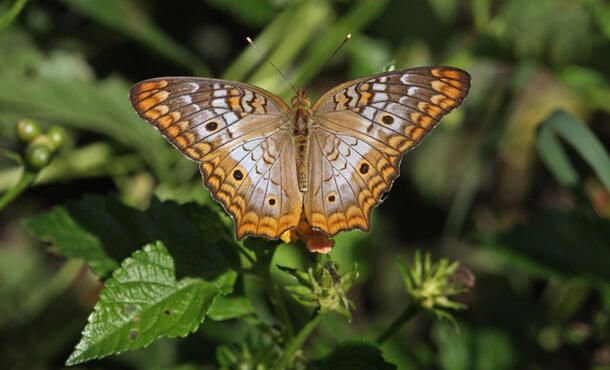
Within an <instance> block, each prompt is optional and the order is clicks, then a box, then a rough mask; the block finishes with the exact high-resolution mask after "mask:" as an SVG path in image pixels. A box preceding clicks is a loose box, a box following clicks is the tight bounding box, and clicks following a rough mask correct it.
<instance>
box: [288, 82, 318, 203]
mask: <svg viewBox="0 0 610 370" xmlns="http://www.w3.org/2000/svg"><path fill="white" fill-rule="evenodd" d="M310 104H311V100H310V99H309V97H308V96H307V95H305V90H303V89H299V91H298V92H297V95H296V96H294V97H293V98H292V109H291V112H290V123H291V125H292V133H293V135H292V138H293V140H292V142H293V145H294V150H295V154H296V155H295V158H296V167H297V180H298V183H299V190H300V191H301V192H305V191H307V183H308V181H307V173H308V171H309V142H310V140H309V137H310V135H311V126H312V124H313V121H312V119H311V108H310V107H309V105H310Z"/></svg>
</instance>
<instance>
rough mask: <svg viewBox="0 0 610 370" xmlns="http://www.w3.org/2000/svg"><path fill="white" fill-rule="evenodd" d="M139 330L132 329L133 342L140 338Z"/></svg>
mask: <svg viewBox="0 0 610 370" xmlns="http://www.w3.org/2000/svg"><path fill="white" fill-rule="evenodd" d="M138 334H139V333H138V329H131V330H130V331H129V339H131V340H136V338H137V337H138Z"/></svg>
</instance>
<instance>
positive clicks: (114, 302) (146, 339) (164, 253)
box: [66, 242, 237, 365]
mask: <svg viewBox="0 0 610 370" xmlns="http://www.w3.org/2000/svg"><path fill="white" fill-rule="evenodd" d="M236 276H237V274H236V273H235V272H234V271H229V272H227V273H224V274H221V275H219V276H217V277H216V278H214V279H212V280H204V279H200V278H191V277H185V278H183V279H180V280H178V279H177V277H176V266H175V264H174V260H173V259H172V256H171V255H170V254H169V252H168V250H167V248H166V247H165V245H163V243H162V242H157V243H155V244H148V245H146V246H145V247H144V248H143V249H142V250H139V251H136V252H135V253H133V255H132V257H130V258H127V259H126V260H125V261H123V263H122V264H121V267H120V268H119V269H117V270H116V271H115V272H114V273H113V274H112V278H110V279H108V280H107V281H106V283H105V286H104V289H103V290H102V291H101V293H100V301H99V302H98V303H97V304H96V305H95V308H94V312H93V313H92V314H91V316H89V323H88V324H87V326H86V327H85V329H84V331H83V336H82V338H81V341H80V342H79V343H78V344H77V345H76V348H75V350H74V352H73V353H72V354H71V355H70V358H69V359H68V360H67V361H66V364H67V365H74V364H78V363H82V362H85V361H88V360H91V359H94V358H102V357H105V356H108V355H111V354H117V353H121V352H124V351H127V350H131V349H137V348H142V347H145V346H147V345H149V344H150V343H151V342H152V341H153V340H155V339H157V338H159V337H163V336H168V337H177V336H181V337H184V336H186V335H187V334H189V333H192V332H194V331H195V330H197V328H198V327H199V325H200V324H201V323H202V322H203V320H204V318H205V316H206V313H207V311H208V309H209V307H210V305H211V304H212V302H213V300H214V298H215V297H216V296H218V295H221V294H227V293H228V292H230V291H231V290H232V287H233V284H234V282H235V278H236Z"/></svg>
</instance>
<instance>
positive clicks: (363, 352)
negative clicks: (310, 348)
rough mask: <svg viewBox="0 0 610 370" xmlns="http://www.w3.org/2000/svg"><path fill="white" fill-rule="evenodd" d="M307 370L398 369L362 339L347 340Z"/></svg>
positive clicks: (372, 345) (308, 365) (375, 347)
mask: <svg viewBox="0 0 610 370" xmlns="http://www.w3.org/2000/svg"><path fill="white" fill-rule="evenodd" d="M307 369H310V370H315V369H337V370H342V369H345V370H351V369H363V370H365V369H371V370H373V369H375V370H383V369H386V370H389V369H396V366H394V365H392V364H390V363H388V362H386V361H385V360H384V359H383V355H382V353H381V350H380V349H379V348H378V347H377V346H375V345H374V344H373V343H371V342H369V341H366V340H362V339H351V340H345V341H343V342H341V343H339V344H338V345H337V348H335V350H334V351H333V352H332V353H331V354H329V355H328V356H326V357H324V358H322V359H320V360H317V361H312V362H310V363H308V364H307Z"/></svg>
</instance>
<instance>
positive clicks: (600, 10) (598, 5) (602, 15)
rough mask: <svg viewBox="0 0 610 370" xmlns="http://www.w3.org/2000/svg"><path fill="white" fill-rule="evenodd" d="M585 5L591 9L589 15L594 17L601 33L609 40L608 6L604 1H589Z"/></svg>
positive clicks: (609, 15)
mask: <svg viewBox="0 0 610 370" xmlns="http://www.w3.org/2000/svg"><path fill="white" fill-rule="evenodd" d="M586 3H587V5H589V6H590V7H591V14H593V15H594V16H595V18H596V20H597V22H598V23H599V28H600V29H601V30H602V33H603V34H604V36H605V37H606V38H607V39H610V4H609V3H608V2H607V1H605V0H590V1H587V2H586Z"/></svg>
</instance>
